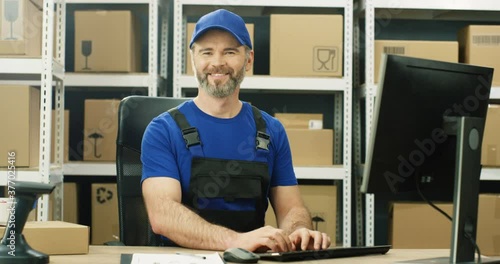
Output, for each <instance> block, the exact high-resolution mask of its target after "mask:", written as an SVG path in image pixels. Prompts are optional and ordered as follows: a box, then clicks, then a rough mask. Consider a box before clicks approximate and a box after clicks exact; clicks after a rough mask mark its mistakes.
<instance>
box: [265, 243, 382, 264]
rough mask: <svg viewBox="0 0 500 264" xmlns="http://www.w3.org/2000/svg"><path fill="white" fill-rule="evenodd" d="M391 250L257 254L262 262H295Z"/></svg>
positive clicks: (367, 248) (370, 249) (328, 250)
mask: <svg viewBox="0 0 500 264" xmlns="http://www.w3.org/2000/svg"><path fill="white" fill-rule="evenodd" d="M390 248H391V246H390V245H383V246H369V247H345V248H344V247H337V248H328V249H321V250H305V251H290V252H266V253H258V254H257V255H259V256H260V259H262V260H274V261H296V260H315V259H330V258H346V257H356V256H364V255H373V254H385V253H387V252H388V251H389V249H390Z"/></svg>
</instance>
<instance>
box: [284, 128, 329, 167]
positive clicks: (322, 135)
mask: <svg viewBox="0 0 500 264" xmlns="http://www.w3.org/2000/svg"><path fill="white" fill-rule="evenodd" d="M286 133H287V135H288V141H289V142H290V149H291V151H292V160H293V166H331V165H333V130H332V129H286Z"/></svg>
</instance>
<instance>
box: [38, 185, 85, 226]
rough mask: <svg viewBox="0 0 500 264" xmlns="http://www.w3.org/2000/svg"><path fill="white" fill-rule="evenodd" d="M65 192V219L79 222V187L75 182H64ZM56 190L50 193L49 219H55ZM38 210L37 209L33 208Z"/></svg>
mask: <svg viewBox="0 0 500 264" xmlns="http://www.w3.org/2000/svg"><path fill="white" fill-rule="evenodd" d="M63 188H64V194H63V201H62V202H63V221H64V222H68V223H74V224H78V189H77V185H76V183H75V182H65V183H64V187H63ZM54 199H55V195H54V192H52V193H51V194H50V204H49V220H53V219H54V218H53V210H54V207H53V205H54V203H55V201H54ZM33 211H36V210H33Z"/></svg>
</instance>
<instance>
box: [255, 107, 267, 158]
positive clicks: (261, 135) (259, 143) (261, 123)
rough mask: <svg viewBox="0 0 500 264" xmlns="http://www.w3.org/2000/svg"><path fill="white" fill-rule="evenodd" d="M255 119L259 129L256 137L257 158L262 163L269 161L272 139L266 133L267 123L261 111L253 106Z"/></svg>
mask: <svg viewBox="0 0 500 264" xmlns="http://www.w3.org/2000/svg"><path fill="white" fill-rule="evenodd" d="M252 112H253V119H254V120H255V126H256V127H257V135H256V137H255V148H256V151H257V158H259V159H260V160H261V161H267V155H268V154H269V143H270V141H271V137H270V136H269V134H267V133H266V121H265V120H264V118H262V114H261V112H260V110H259V109H258V108H257V107H255V106H253V105H252Z"/></svg>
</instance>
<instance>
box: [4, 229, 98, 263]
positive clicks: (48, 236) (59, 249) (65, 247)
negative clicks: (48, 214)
mask: <svg viewBox="0 0 500 264" xmlns="http://www.w3.org/2000/svg"><path fill="white" fill-rule="evenodd" d="M4 232H5V226H0V234H1V235H2V236H3V234H4ZM23 235H24V237H25V239H26V241H27V242H28V244H29V245H30V246H31V247H32V248H33V249H35V250H38V251H40V252H43V253H45V254H48V255H63V254H64V255H66V254H87V253H88V252H89V227H88V226H84V225H77V224H72V223H66V222H61V221H35V222H26V225H25V226H24V230H23Z"/></svg>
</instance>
